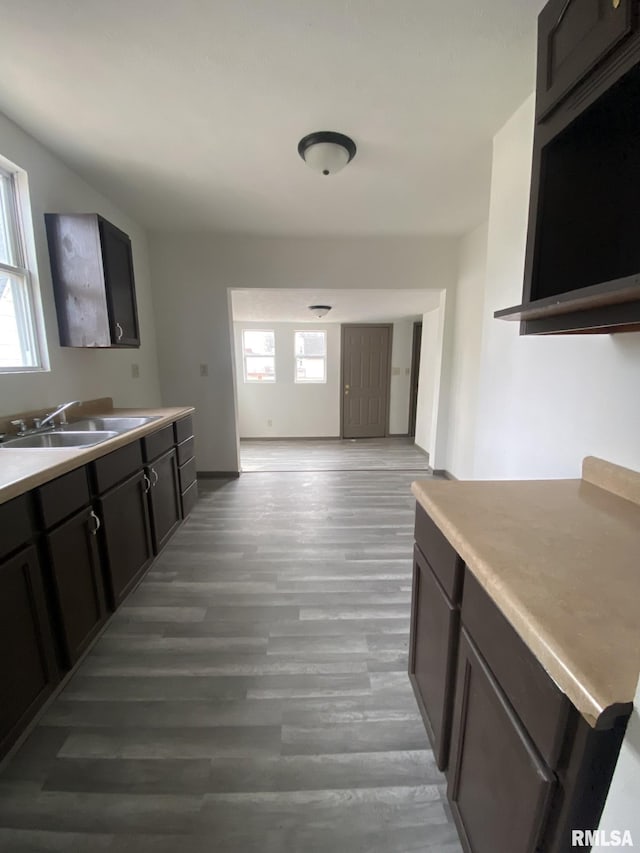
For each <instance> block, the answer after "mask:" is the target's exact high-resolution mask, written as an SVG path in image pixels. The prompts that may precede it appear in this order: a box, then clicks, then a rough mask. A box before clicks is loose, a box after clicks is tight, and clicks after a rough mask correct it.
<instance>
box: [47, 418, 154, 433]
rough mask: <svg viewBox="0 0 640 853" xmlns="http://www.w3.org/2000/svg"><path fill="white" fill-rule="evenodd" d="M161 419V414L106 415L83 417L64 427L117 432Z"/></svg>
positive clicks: (66, 428) (67, 428) (72, 429)
mask: <svg viewBox="0 0 640 853" xmlns="http://www.w3.org/2000/svg"><path fill="white" fill-rule="evenodd" d="M157 420H159V416H158V415H155V416H153V417H140V418H126V417H122V418H121V417H117V416H115V415H114V416H113V417H105V418H94V417H90V418H82V420H79V421H74V422H73V423H69V424H66V426H64V427H63V429H65V430H71V431H74V430H76V431H77V430H115V431H116V432H117V433H121V432H127V431H128V430H130V429H135V428H136V427H140V426H144V425H145V424H150V423H152V421H157Z"/></svg>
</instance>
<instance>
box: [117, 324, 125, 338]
mask: <svg viewBox="0 0 640 853" xmlns="http://www.w3.org/2000/svg"><path fill="white" fill-rule="evenodd" d="M123 335H124V331H123V329H122V326H121V325H120V323H116V337H117V339H118V340H119V341H121V340H122V336H123Z"/></svg>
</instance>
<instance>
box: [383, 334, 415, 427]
mask: <svg viewBox="0 0 640 853" xmlns="http://www.w3.org/2000/svg"><path fill="white" fill-rule="evenodd" d="M416 319H417V318H416ZM413 323H414V320H413V319H411V320H397V321H396V322H394V324H393V346H392V352H391V393H390V395H389V433H390V434H391V435H406V434H407V430H408V429H409V398H410V396H411V354H412V349H413ZM396 371H397V372H396Z"/></svg>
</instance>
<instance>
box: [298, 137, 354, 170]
mask: <svg viewBox="0 0 640 853" xmlns="http://www.w3.org/2000/svg"><path fill="white" fill-rule="evenodd" d="M298 154H299V155H300V156H301V157H302V159H303V160H304V162H305V163H306V164H307V166H309V167H310V168H311V169H313V170H314V171H315V172H320V174H321V175H335V173H336V172H339V171H340V170H341V169H344V167H345V166H346V165H347V163H349V162H350V161H351V160H353V158H354V157H355V156H356V144H355V142H354V141H353V139H350V138H349V137H348V136H345V135H344V133H335V132H334V131H333V130H319V131H317V132H316V133H310V134H309V135H308V136H303V137H302V139H301V140H300V142H298Z"/></svg>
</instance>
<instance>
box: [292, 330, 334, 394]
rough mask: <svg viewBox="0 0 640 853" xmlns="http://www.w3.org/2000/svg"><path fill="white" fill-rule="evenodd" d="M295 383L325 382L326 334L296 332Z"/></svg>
mask: <svg viewBox="0 0 640 853" xmlns="http://www.w3.org/2000/svg"><path fill="white" fill-rule="evenodd" d="M295 352H296V382H326V381H327V333H326V332H316V331H313V332H311V331H309V332H296V333H295Z"/></svg>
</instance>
